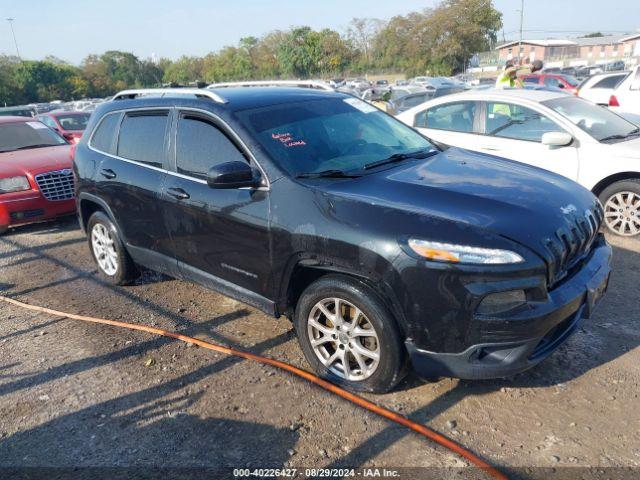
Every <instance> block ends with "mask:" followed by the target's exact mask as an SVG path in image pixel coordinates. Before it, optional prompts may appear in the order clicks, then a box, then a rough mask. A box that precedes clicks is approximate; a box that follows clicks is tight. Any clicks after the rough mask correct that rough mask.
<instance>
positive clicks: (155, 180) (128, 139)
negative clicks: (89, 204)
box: [91, 109, 175, 273]
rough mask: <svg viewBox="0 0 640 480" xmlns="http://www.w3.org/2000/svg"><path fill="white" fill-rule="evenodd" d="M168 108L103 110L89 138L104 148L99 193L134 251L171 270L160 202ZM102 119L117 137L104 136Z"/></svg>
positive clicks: (143, 260) (144, 260) (144, 261)
mask: <svg viewBox="0 0 640 480" xmlns="http://www.w3.org/2000/svg"><path fill="white" fill-rule="evenodd" d="M170 113H171V112H170V110H169V109H149V110H133V111H127V112H124V113H116V114H110V115H107V116H106V117H105V118H104V119H103V120H102V121H101V124H100V125H98V128H97V129H96V133H95V134H94V136H93V138H92V140H91V146H92V148H94V149H98V150H101V152H102V153H103V155H102V161H101V163H100V165H99V166H98V169H97V173H96V188H97V193H98V195H99V196H100V197H101V198H102V199H103V200H105V202H106V203H107V204H108V205H109V207H110V208H111V211H112V213H113V215H114V217H115V220H116V223H117V225H118V227H119V228H120V230H121V234H122V237H123V238H124V240H125V242H126V243H127V247H128V251H129V253H130V254H131V255H132V257H134V259H135V260H136V261H138V262H140V263H142V264H145V265H147V266H151V267H153V266H155V267H157V269H158V270H167V268H168V267H171V265H173V266H174V268H173V270H175V261H174V260H173V257H172V255H171V244H170V242H169V238H168V234H167V230H166V228H165V225H164V222H163V221H162V219H163V216H162V205H161V203H160V198H161V190H162V187H163V183H164V180H165V178H166V175H167V174H166V168H167V164H168V156H167V152H168V148H169V143H168V142H169V135H168V133H169V128H170V122H169V119H170ZM109 124H110V125H112V127H111V126H110V125H109ZM103 125H104V127H105V132H107V130H109V128H114V129H115V130H116V131H117V134H116V136H115V138H113V139H109V137H105V138H104V139H103V137H102V136H101V133H102V132H101V129H102V127H103ZM107 133H108V132H107ZM101 142H102V143H101ZM105 149H106V150H108V151H106V152H105ZM165 263H167V265H165ZM165 267H167V268H165ZM169 270H170V271H169V272H167V273H173V272H172V271H171V269H170V268H169Z"/></svg>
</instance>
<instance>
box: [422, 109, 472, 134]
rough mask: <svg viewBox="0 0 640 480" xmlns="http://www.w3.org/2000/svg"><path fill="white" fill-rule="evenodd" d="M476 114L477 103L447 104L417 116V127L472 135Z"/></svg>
mask: <svg viewBox="0 0 640 480" xmlns="http://www.w3.org/2000/svg"><path fill="white" fill-rule="evenodd" d="M475 112H476V102H455V103H445V104H443V105H437V106H435V107H432V108H430V109H428V110H426V111H424V112H421V113H419V114H418V115H416V120H415V126H416V127H424V128H433V129H435V130H450V131H452V132H463V133H472V132H473V118H474V115H475Z"/></svg>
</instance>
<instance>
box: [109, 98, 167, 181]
mask: <svg viewBox="0 0 640 480" xmlns="http://www.w3.org/2000/svg"><path fill="white" fill-rule="evenodd" d="M168 118H169V112H164V111H163V112H157V111H154V112H135V113H128V114H126V115H125V117H124V120H122V124H121V125H120V135H119V137H118V156H119V157H122V158H126V159H129V160H135V161H136V162H141V163H144V164H147V165H150V166H153V167H158V168H162V166H163V163H164V162H163V160H164V157H165V154H164V140H165V133H166V129H167V120H168Z"/></svg>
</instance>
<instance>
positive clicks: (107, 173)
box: [100, 168, 117, 180]
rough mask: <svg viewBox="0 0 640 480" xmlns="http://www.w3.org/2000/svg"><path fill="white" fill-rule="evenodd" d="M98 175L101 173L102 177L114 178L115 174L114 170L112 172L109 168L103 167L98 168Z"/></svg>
mask: <svg viewBox="0 0 640 480" xmlns="http://www.w3.org/2000/svg"><path fill="white" fill-rule="evenodd" d="M100 175H102V176H103V177H104V178H108V179H109V180H111V179H112V178H116V176H117V175H116V172H114V171H113V170H111V169H110V168H103V169H102V170H100Z"/></svg>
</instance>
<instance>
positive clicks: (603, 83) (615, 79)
mask: <svg viewBox="0 0 640 480" xmlns="http://www.w3.org/2000/svg"><path fill="white" fill-rule="evenodd" d="M625 77H626V75H611V76H610V77H605V78H603V79H602V80H600V81H598V82H596V83H595V84H594V85H593V87H591V88H616V87H617V86H618V84H619V83H620V82H622V80H624V78H625Z"/></svg>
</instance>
